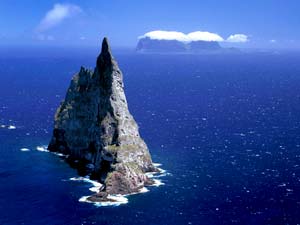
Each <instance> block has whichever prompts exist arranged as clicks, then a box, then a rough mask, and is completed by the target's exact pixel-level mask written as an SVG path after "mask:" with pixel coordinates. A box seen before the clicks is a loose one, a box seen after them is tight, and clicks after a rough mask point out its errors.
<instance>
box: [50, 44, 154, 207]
mask: <svg viewBox="0 0 300 225" xmlns="http://www.w3.org/2000/svg"><path fill="white" fill-rule="evenodd" d="M48 149H49V150H50V151H53V152H60V153H63V154H65V155H68V158H67V161H68V162H69V163H70V165H71V166H72V167H75V168H77V169H78V171H79V173H80V174H81V175H84V176H86V175H89V176H90V177H91V178H92V179H95V180H98V181H100V182H101V183H102V184H103V186H102V188H100V189H99V193H98V194H95V195H93V196H91V197H90V198H89V200H90V201H95V202H97V201H106V200H107V196H108V195H109V194H130V193H135V192H138V191H139V190H140V189H141V188H143V187H144V186H147V185H151V184H153V181H152V180H151V179H150V178H148V177H147V176H146V173H147V172H157V171H158V170H157V168H156V167H155V166H154V165H153V163H152V160H151V156H150V153H149V150H148V148H147V145H146V144H145V142H144V141H143V139H142V138H141V136H140V134H139V130H138V125H137V123H136V122H135V120H134V118H133V116H132V115H131V114H130V112H129V110H128V105H127V100H126V97H125V93H124V85H123V75H122V72H121V70H120V69H119V67H118V64H117V62H116V61H115V60H114V57H113V56H112V53H111V49H110V46H109V43H108V40H107V38H104V39H103V43H102V50H101V53H100V55H99V56H98V58H97V62H96V67H95V69H94V70H89V69H85V68H84V67H81V69H80V71H79V73H77V74H76V75H75V76H74V77H73V78H72V81H71V84H70V87H69V88H68V90H67V94H66V97H65V99H64V101H63V102H62V103H61V105H60V106H59V108H58V109H57V112H56V114H55V121H54V130H53V136H52V139H51V141H50V144H49V146H48Z"/></svg>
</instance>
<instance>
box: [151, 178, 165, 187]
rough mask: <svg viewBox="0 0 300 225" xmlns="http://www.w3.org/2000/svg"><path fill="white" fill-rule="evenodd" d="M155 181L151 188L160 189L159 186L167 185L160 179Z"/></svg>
mask: <svg viewBox="0 0 300 225" xmlns="http://www.w3.org/2000/svg"><path fill="white" fill-rule="evenodd" d="M153 181H154V184H152V185H151V186H155V187H159V186H162V185H165V183H163V182H162V181H161V180H159V179H153Z"/></svg>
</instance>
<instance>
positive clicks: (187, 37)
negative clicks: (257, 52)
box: [139, 30, 249, 43]
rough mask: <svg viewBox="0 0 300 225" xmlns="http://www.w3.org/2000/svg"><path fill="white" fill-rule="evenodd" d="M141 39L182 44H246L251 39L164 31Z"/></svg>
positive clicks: (236, 35) (203, 32)
mask: <svg viewBox="0 0 300 225" xmlns="http://www.w3.org/2000/svg"><path fill="white" fill-rule="evenodd" d="M141 38H150V39H154V40H176V41H181V42H192V41H217V42H236V43H237V42H240V43H244V42H247V41H249V38H248V36H247V35H245V34H232V35H230V36H229V37H228V38H227V39H224V38H223V37H222V36H220V35H219V34H217V33H211V32H208V31H195V32H191V33H188V34H185V33H182V32H178V31H164V30H155V31H150V32H147V33H145V34H144V35H142V36H139V39H141Z"/></svg>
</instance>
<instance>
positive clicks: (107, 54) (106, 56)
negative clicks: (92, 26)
mask: <svg viewBox="0 0 300 225" xmlns="http://www.w3.org/2000/svg"><path fill="white" fill-rule="evenodd" d="M112 64H113V56H112V54H111V50H110V45H109V42H108V39H107V37H105V38H104V39H103V41H102V49H101V53H100V55H99V56H98V59H97V67H98V69H99V70H100V71H102V72H104V71H105V70H106V69H111V66H112Z"/></svg>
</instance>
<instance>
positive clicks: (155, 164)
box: [152, 163, 162, 167]
mask: <svg viewBox="0 0 300 225" xmlns="http://www.w3.org/2000/svg"><path fill="white" fill-rule="evenodd" d="M152 164H153V166H155V167H160V166H162V164H160V163H152Z"/></svg>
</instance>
